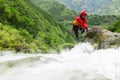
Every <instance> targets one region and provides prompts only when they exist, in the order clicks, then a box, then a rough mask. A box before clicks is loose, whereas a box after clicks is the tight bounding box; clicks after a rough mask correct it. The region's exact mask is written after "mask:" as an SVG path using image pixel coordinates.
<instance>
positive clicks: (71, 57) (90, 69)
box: [0, 43, 120, 80]
mask: <svg viewBox="0 0 120 80" xmlns="http://www.w3.org/2000/svg"><path fill="white" fill-rule="evenodd" d="M0 80H120V48H116V49H113V48H111V49H105V50H103V49H102V50H95V49H94V48H93V47H92V45H90V44H89V43H79V44H77V45H76V46H75V47H74V48H73V49H71V50H64V51H62V52H61V53H59V54H23V53H19V54H15V53H12V52H9V51H6V52H0Z"/></svg>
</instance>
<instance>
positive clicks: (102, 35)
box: [84, 27, 120, 49]
mask: <svg viewBox="0 0 120 80" xmlns="http://www.w3.org/2000/svg"><path fill="white" fill-rule="evenodd" d="M84 41H85V42H90V43H91V44H93V46H94V47H95V48H97V49H101V48H104V49H105V48H114V47H119V46H120V33H113V32H111V31H108V30H105V29H102V28H101V27H93V28H91V29H90V30H89V31H88V33H87V34H86V36H85V40H84Z"/></svg>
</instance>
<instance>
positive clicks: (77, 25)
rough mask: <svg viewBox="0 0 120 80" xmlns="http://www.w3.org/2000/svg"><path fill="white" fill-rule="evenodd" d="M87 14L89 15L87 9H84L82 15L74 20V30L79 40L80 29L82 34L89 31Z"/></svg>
mask: <svg viewBox="0 0 120 80" xmlns="http://www.w3.org/2000/svg"><path fill="white" fill-rule="evenodd" d="M86 16H87V11H85V10H83V11H81V12H80V16H78V17H76V18H75V20H74V21H73V28H72V31H74V33H75V36H76V38H77V40H78V41H79V37H78V29H79V30H81V34H82V33H84V32H85V30H87V31H88V24H87V20H86Z"/></svg>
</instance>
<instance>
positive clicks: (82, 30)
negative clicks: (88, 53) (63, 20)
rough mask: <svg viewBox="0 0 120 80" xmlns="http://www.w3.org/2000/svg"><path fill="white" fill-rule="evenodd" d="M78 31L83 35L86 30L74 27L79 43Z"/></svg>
mask: <svg viewBox="0 0 120 80" xmlns="http://www.w3.org/2000/svg"><path fill="white" fill-rule="evenodd" d="M78 29H79V30H80V31H81V34H82V33H84V31H85V29H83V28H82V27H80V26H75V25H73V30H74V33H75V36H76V38H77V40H78V41H79V36H78Z"/></svg>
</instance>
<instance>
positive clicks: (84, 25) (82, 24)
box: [76, 18, 88, 30]
mask: <svg viewBox="0 0 120 80" xmlns="http://www.w3.org/2000/svg"><path fill="white" fill-rule="evenodd" d="M76 20H77V21H78V22H79V23H80V25H81V27H82V28H84V29H86V30H87V29H88V25H87V24H86V22H85V23H84V22H83V21H82V20H81V19H79V18H77V19H76Z"/></svg>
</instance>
